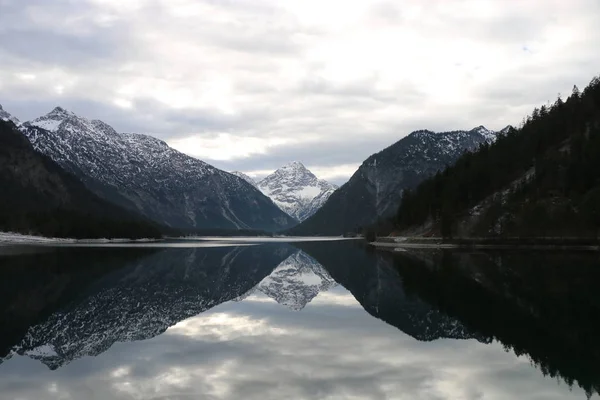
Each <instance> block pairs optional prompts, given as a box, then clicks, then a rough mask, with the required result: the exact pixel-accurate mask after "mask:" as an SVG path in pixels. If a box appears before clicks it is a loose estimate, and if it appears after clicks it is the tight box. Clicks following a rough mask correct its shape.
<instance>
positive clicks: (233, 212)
mask: <svg viewBox="0 0 600 400" xmlns="http://www.w3.org/2000/svg"><path fill="white" fill-rule="evenodd" d="M21 130H22V132H23V133H24V134H25V136H27V138H28V139H29V140H30V142H31V143H32V144H33V146H34V148H35V149H36V150H37V151H39V152H41V153H43V154H45V155H47V156H49V157H50V158H52V159H53V160H54V161H55V162H57V163H58V164H59V165H61V167H62V168H64V169H65V170H67V171H68V172H70V173H72V174H73V175H75V176H77V177H78V178H79V179H81V180H82V181H83V182H84V183H85V184H86V186H87V187H88V188H89V189H90V190H92V191H93V192H94V193H96V194H97V195H99V196H100V197H103V198H105V199H106V200H109V201H111V202H113V203H115V204H117V205H119V206H122V207H125V208H128V209H131V210H134V211H136V212H139V213H140V214H142V215H145V216H146V217H148V218H151V219H154V220H155V221H157V222H159V223H163V224H165V225H168V226H172V227H175V228H178V229H189V230H194V229H203V228H219V229H261V230H267V231H277V230H281V229H284V228H287V227H290V226H292V225H294V224H295V223H296V222H295V221H294V220H293V219H292V218H290V217H289V216H288V215H287V214H285V213H284V212H282V211H281V210H279V209H278V208H277V207H276V206H275V205H274V204H273V203H272V201H271V200H270V199H268V198H267V197H266V196H264V195H263V194H262V193H261V192H260V191H259V190H257V189H256V188H254V187H253V186H251V185H250V184H248V183H247V182H246V181H245V180H243V179H241V178H238V177H236V176H234V175H231V174H229V173H227V172H225V171H221V170H219V169H217V168H215V167H213V166H211V165H209V164H207V163H205V162H203V161H201V160H198V159H195V158H193V157H190V156H188V155H185V154H183V153H180V152H178V151H177V150H175V149H172V148H171V147H169V146H168V145H167V143H165V142H164V141H162V140H160V139H157V138H154V137H152V136H149V135H145V134H137V133H118V132H116V131H115V130H114V129H113V128H112V127H111V126H110V125H108V124H106V123H105V122H103V121H100V120H88V119H86V118H82V117H79V116H77V115H76V114H74V113H72V112H70V111H67V110H66V109H64V108H62V107H56V108H54V109H53V110H52V111H51V112H50V113H48V114H46V115H44V116H41V117H39V118H36V119H34V120H31V121H29V122H25V123H24V124H23V125H22V126H21Z"/></svg>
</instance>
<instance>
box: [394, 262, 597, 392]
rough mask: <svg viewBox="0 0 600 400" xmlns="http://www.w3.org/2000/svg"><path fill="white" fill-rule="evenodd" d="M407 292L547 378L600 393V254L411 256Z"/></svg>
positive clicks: (403, 265) (401, 265)
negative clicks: (599, 284) (524, 358)
mask: <svg viewBox="0 0 600 400" xmlns="http://www.w3.org/2000/svg"><path fill="white" fill-rule="evenodd" d="M394 258H395V266H396V268H397V270H398V271H399V273H400V275H401V276H402V280H403V284H404V289H405V291H406V292H407V293H412V294H413V295H416V296H418V297H419V298H421V299H423V300H425V301H427V302H429V303H430V304H431V305H432V306H434V307H435V308H436V309H438V310H440V311H442V312H444V313H446V314H447V315H449V316H451V317H454V318H456V319H457V320H459V321H460V322H461V323H462V324H463V325H464V326H466V327H467V328H468V329H471V330H473V331H475V332H479V334H480V335H482V336H483V337H487V338H488V339H489V340H497V341H499V342H501V343H502V344H503V345H504V348H505V349H506V350H507V351H513V352H514V353H515V354H516V355H519V356H520V355H527V356H528V357H529V359H530V360H531V361H532V362H533V363H534V364H535V365H536V366H537V367H538V368H539V369H540V370H541V371H542V372H543V373H544V375H549V376H552V377H555V378H561V379H563V380H564V381H565V382H567V384H568V385H569V386H572V385H574V384H575V383H577V384H578V385H579V386H580V387H581V388H583V389H584V390H585V391H586V393H587V395H588V397H591V395H592V394H594V393H600V346H598V338H599V337H600V325H599V324H598V322H597V321H598V319H599V318H600V296H599V295H598V291H597V288H596V286H597V285H596V282H598V280H599V279H600V269H598V266H599V265H600V259H599V258H598V255H597V254H595V253H585V252H582V253H577V254H572V253H570V254H569V253H553V252H550V253H535V254H531V253H524V252H515V253H508V252H504V253H487V254H486V253H478V254H466V253H456V252H454V253H452V252H449V251H443V252H442V251H437V252H433V251H427V252H422V253H418V252H413V251H410V252H403V253H399V254H396V255H395V256H394Z"/></svg>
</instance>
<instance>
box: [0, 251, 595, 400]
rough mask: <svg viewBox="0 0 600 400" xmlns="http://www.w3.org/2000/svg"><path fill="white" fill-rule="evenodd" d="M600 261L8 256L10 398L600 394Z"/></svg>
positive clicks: (3, 339)
mask: <svg viewBox="0 0 600 400" xmlns="http://www.w3.org/2000/svg"><path fill="white" fill-rule="evenodd" d="M599 267H600V256H599V255H598V254H597V253H593V252H588V253H586V252H580V253H567V252H524V251H501V252H493V251H492V252H490V251H485V252H484V251H481V252H472V251H471V252H469V251H458V250H435V249H413V250H406V251H394V252H384V251H374V250H372V249H368V248H365V247H364V246H363V245H362V244H361V243H360V242H358V241H328V242H315V241H313V242H293V243H286V242H284V241H270V242H268V243H261V244H255V243H252V240H248V241H246V242H244V241H235V242H227V241H212V242H203V243H198V242H194V241H186V242H174V243H163V244H160V245H156V244H155V245H147V244H142V245H135V246H131V245H125V244H120V245H118V246H117V245H114V246H111V245H95V246H56V247H54V246H41V247H23V246H14V247H9V246H5V247H0V398H1V399H3V400H4V399H8V400H17V399H19V400H25V399H32V400H37V399H41V400H45V399H102V400H104V399H109V400H110V399H197V398H202V399H204V398H206V399H240V398H244V399H284V398H292V399H324V398H329V399H348V398H351V399H411V400H412V399H432V400H433V399H435V400H438V399H502V400H505V399H513V398H514V399H586V398H594V399H599V398H600V396H599V395H598V393H599V392H600V346H599V345H598V340H599V338H600V326H599V325H600V324H599V322H598V321H600V318H599V317H600V292H598V290H597V287H598V282H600V268H599Z"/></svg>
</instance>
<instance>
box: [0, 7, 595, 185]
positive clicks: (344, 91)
mask: <svg viewBox="0 0 600 400" xmlns="http://www.w3.org/2000/svg"><path fill="white" fill-rule="evenodd" d="M0 7H1V8H2V12H1V13H0V35H2V37H3V39H4V40H2V42H1V43H0V59H1V60H2V70H1V71H0V103H2V104H3V105H4V106H5V109H7V110H9V111H11V112H12V113H13V114H15V116H17V117H19V118H20V119H21V120H27V119H32V118H35V117H37V116H39V115H40V114H43V113H46V112H48V111H50V110H51V109H52V108H53V107H54V106H55V105H58V104H60V105H63V106H64V107H67V108H70V109H72V110H73V111H75V112H76V113H78V114H80V115H83V116H86V117H89V118H100V119H103V120H105V121H106V122H108V123H109V124H111V125H113V126H114V127H115V128H116V129H117V130H119V131H128V132H131V131H135V132H142V133H148V134H152V135H155V136H158V137H160V138H161V139H165V140H167V141H168V142H169V143H171V144H174V145H176V146H177V147H178V148H180V149H183V150H185V151H186V152H187V153H189V154H192V155H194V156H197V157H201V158H203V159H204V160H205V161H207V162H210V163H213V164H215V165H217V166H220V167H222V168H227V169H230V170H242V171H246V172H252V171H265V170H274V169H276V168H277V167H279V166H280V165H281V164H282V163H285V162H288V161H291V160H300V161H302V162H304V163H305V164H306V165H308V166H314V167H315V168H318V169H319V171H320V173H321V174H322V175H324V176H329V177H335V179H336V180H337V181H338V183H341V181H343V180H345V179H347V178H348V177H349V175H350V174H351V172H352V171H351V169H352V168H349V167H348V166H351V165H352V166H358V165H360V163H361V162H362V161H363V160H364V159H365V158H366V157H368V156H369V155H370V154H371V153H373V152H375V151H378V150H381V149H382V148H384V147H386V146H388V145H390V144H392V143H394V142H395V141H397V140H398V139H400V138H401V137H403V136H404V135H406V134H408V133H410V132H411V131H412V130H415V129H420V128H428V129H434V130H453V129H469V128H472V127H474V126H478V125H481V124H483V125H486V126H487V127H489V128H491V129H501V128H503V127H504V126H505V125H507V124H518V123H519V122H520V121H521V119H522V118H523V117H524V116H525V114H527V113H528V112H530V111H531V110H532V109H533V107H535V106H537V105H539V104H540V103H545V102H546V101H548V100H550V101H554V99H555V98H556V96H557V94H558V93H559V92H560V93H563V94H568V93H570V89H571V88H572V86H573V85H574V84H577V85H579V86H580V87H583V86H585V85H586V84H587V82H589V80H590V79H591V78H592V77H593V76H594V75H596V74H598V67H597V66H598V65H599V64H600V54H599V53H598V52H597V51H596V47H597V44H598V43H599V42H600V31H598V29H596V24H597V22H596V21H597V20H598V19H599V18H600V3H598V2H597V1H596V0H574V1H572V2H564V1H559V0H551V1H543V0H532V1H528V2H526V3H523V2H507V1H503V0H490V1H485V2H482V1H475V0H458V1H454V2H452V4H449V3H448V2H447V1H442V0H432V1H428V2H426V3H424V2H422V1H417V0H409V1H406V2H403V3H402V4H399V3H397V2H391V1H377V0H369V1H341V0H328V1H321V0H319V1H316V0H291V1H286V2H280V1H274V0H254V1H249V0H248V1H246V0H244V1H230V0H218V1H213V0H131V1H117V0H81V1H71V0H0ZM524 49H526V50H524ZM310 149H312V150H313V151H309V150H310ZM336 171H337V172H336ZM340 171H343V173H342V172H340ZM340 173H342V175H340Z"/></svg>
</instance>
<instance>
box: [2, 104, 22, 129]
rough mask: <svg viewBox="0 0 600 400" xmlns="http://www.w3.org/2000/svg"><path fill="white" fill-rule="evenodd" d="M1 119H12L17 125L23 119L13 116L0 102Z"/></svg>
mask: <svg viewBox="0 0 600 400" xmlns="http://www.w3.org/2000/svg"><path fill="white" fill-rule="evenodd" d="M0 120H2V121H10V122H12V123H13V124H15V125H20V124H21V121H19V120H18V119H17V118H15V117H13V116H12V115H10V114H9V113H8V112H6V111H4V109H3V108H2V104H0Z"/></svg>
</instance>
